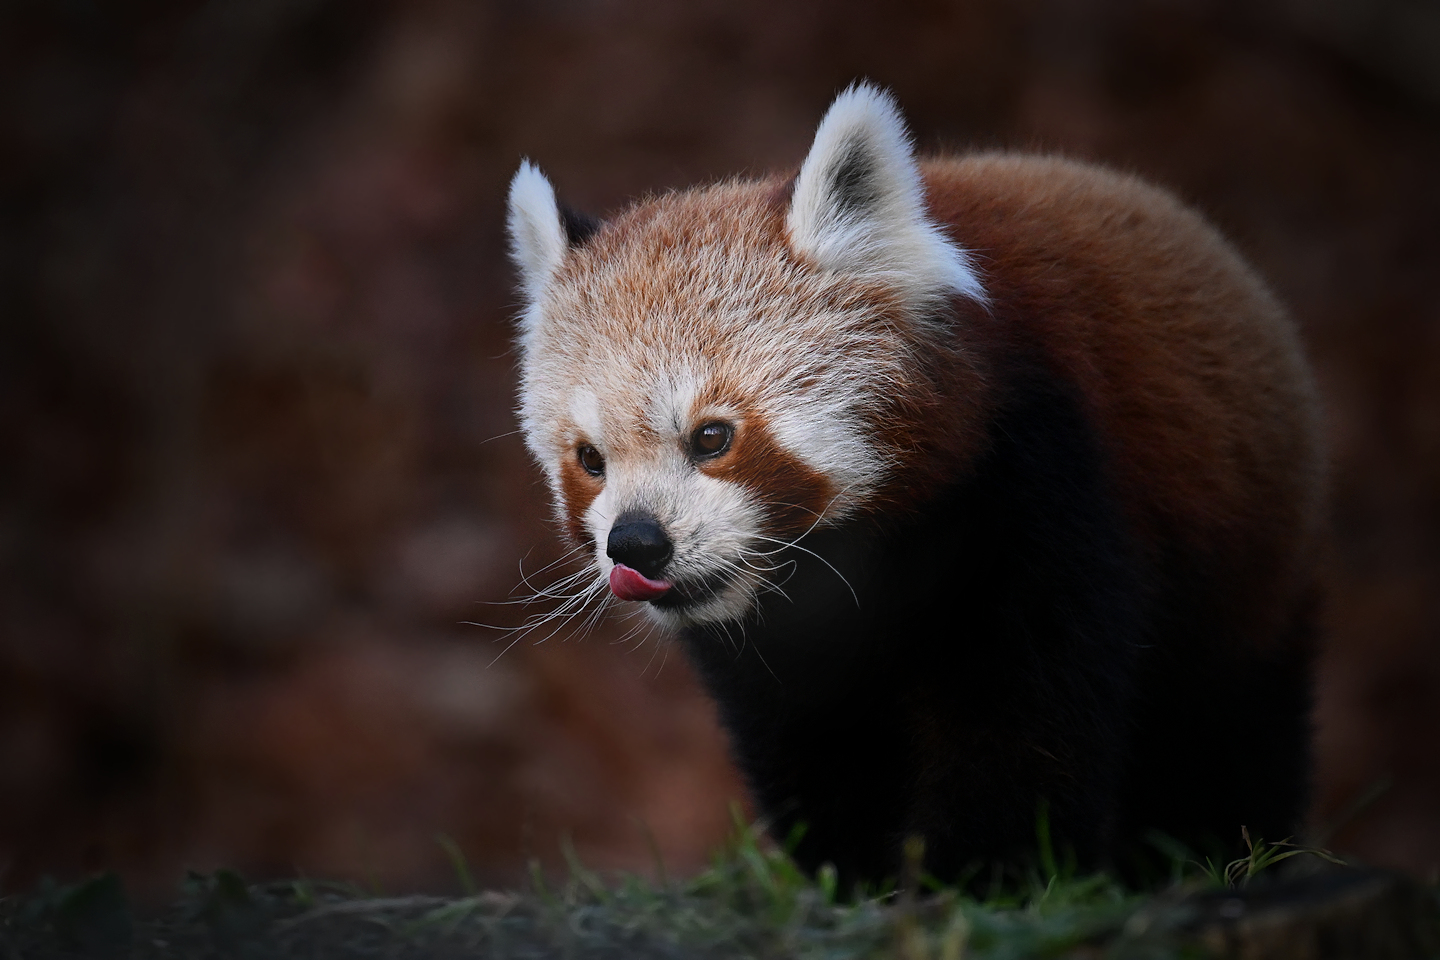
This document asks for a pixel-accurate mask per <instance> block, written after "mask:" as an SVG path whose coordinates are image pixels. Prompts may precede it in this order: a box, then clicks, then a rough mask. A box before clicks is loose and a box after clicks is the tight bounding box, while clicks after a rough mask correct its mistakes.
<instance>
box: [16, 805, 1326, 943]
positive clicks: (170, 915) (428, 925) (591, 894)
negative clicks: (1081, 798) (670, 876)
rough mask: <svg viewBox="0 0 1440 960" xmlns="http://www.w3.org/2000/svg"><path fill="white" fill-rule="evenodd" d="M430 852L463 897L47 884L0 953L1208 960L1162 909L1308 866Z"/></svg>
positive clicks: (734, 847) (759, 847) (911, 852)
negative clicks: (601, 869) (881, 866)
mask: <svg viewBox="0 0 1440 960" xmlns="http://www.w3.org/2000/svg"><path fill="white" fill-rule="evenodd" d="M439 842H440V844H441V847H442V849H443V851H444V853H445V855H446V856H448V857H449V859H450V861H451V864H452V866H453V868H454V870H455V874H456V878H457V880H458V881H459V883H460V885H461V887H462V889H464V890H465V891H466V895H465V896H462V897H458V898H453V897H428V896H413V897H391V898H377V897H374V896H369V895H367V894H366V893H365V892H363V891H361V890H359V889H358V888H355V887H352V886H349V885H345V884H334V883H323V882H318V881H312V880H295V881H286V882H271V883H264V884H255V885H250V884H246V883H245V882H244V881H242V880H241V878H240V877H239V876H237V875H236V874H235V873H233V872H230V871H223V870H222V871H219V872H217V873H215V874H213V875H210V876H200V875H191V876H190V877H189V878H188V879H187V880H186V882H185V884H184V889H183V890H182V893H181V896H180V898H179V900H178V901H177V902H176V903H175V904H173V905H172V906H171V907H170V908H169V909H167V910H166V911H164V912H162V913H160V914H158V915H155V916H148V917H145V918H140V917H136V916H135V915H133V914H132V912H131V911H130V910H129V908H128V907H127V905H126V902H125V896H124V891H123V889H122V888H121V885H120V883H119V881H118V879H116V878H115V877H114V876H113V875H104V876H101V877H97V878H94V879H91V880H89V881H87V882H85V883H81V884H78V885H74V886H69V887H61V886H57V885H55V884H42V886H41V888H40V889H37V890H36V891H34V892H33V893H32V894H30V895H28V896H23V897H11V898H7V899H5V900H3V901H0V957H3V958H5V960H21V958H33V957H50V956H97V955H105V954H109V955H111V956H123V957H136V958H140V957H144V958H171V957H187V958H189V957H197V958H200V957H212V956H213V957H222V956H223V957H241V958H253V960H259V958H263V957H297V958H298V957H327V958H347V960H348V958H369V957H395V958H409V957H415V958H419V957H425V958H446V957H468V956H485V957H516V958H539V957H573V958H577V960H579V958H600V957H615V958H639V960H644V958H652V957H653V958H682V957H684V958H688V957H705V958H712V957H713V958H730V957H805V958H836V960H840V958H862V957H899V958H904V960H958V958H961V957H966V958H976V960H979V958H995V960H999V958H1022V957H1076V958H1079V957H1086V958H1091V957H1102V956H1103V957H1118V958H1126V957H1147V958H1148V957H1187V956H1202V955H1206V954H1204V952H1203V950H1202V949H1201V946H1200V945H1199V942H1198V941H1197V940H1196V939H1195V937H1193V936H1191V935H1189V934H1187V933H1186V932H1185V929H1184V924H1183V923H1178V922H1177V923H1170V922H1168V921H1167V920H1166V919H1165V918H1166V917H1167V916H1168V915H1169V914H1168V913H1167V911H1169V910H1171V908H1172V907H1173V906H1174V905H1177V904H1181V903H1183V902H1186V898H1187V897H1191V898H1193V897H1194V896H1195V895H1196V892H1197V891H1200V892H1203V891H1205V890H1212V891H1213V890H1226V889H1228V888H1229V887H1228V886H1227V885H1232V886H1234V887H1236V888H1237V889H1238V887H1239V886H1241V885H1243V884H1245V883H1248V882H1249V881H1250V879H1251V878H1253V877H1254V876H1256V875H1258V874H1261V873H1263V872H1265V871H1267V870H1269V869H1271V868H1273V867H1274V865H1276V864H1277V863H1279V862H1281V861H1282V860H1285V859H1287V858H1291V857H1294V856H1296V855H1297V854H1300V853H1310V852H1312V851H1307V850H1303V849H1302V848H1295V847H1290V846H1287V845H1284V844H1265V843H1263V842H1258V841H1257V842H1256V843H1255V844H1253V845H1251V848H1250V854H1249V856H1248V857H1246V858H1244V859H1242V860H1237V861H1235V862H1234V863H1229V864H1225V865H1223V867H1217V866H1216V865H1214V864H1196V863H1193V862H1192V863H1186V862H1185V861H1184V860H1182V859H1179V858H1177V862H1176V864H1175V872H1174V876H1175V878H1176V880H1177V882H1176V883H1174V884H1172V885H1170V886H1168V887H1166V888H1165V889H1164V890H1161V891H1158V892H1151V893H1136V892H1133V891H1129V890H1126V889H1124V888H1123V887H1122V886H1121V885H1119V884H1118V883H1116V882H1115V881H1113V880H1112V879H1110V878H1108V877H1106V876H1104V875H1082V874H1078V873H1076V872H1075V871H1074V870H1073V869H1071V868H1069V867H1067V866H1066V865H1065V864H1064V863H1063V862H1062V860H1061V859H1060V858H1057V857H1056V855H1055V853H1054V851H1053V850H1051V849H1050V844H1049V842H1048V839H1047V836H1046V831H1045V830H1044V821H1043V817H1042V820H1041V829H1040V837H1039V844H1038V846H1039V850H1038V856H1037V858H1036V862H1035V866H1034V868H1032V869H1030V870H1028V871H1025V872H1023V873H1020V874H1012V875H1010V876H1002V877H997V878H995V879H994V882H992V883H989V884H988V886H987V885H983V884H982V886H986V892H984V893H983V894H980V895H975V894H972V893H967V892H963V891H962V890H960V889H957V888H954V887H944V886H941V885H939V884H935V883H933V881H929V880H928V879H927V878H924V877H922V876H920V875H919V871H918V864H919V862H920V860H921V856H922V851H921V849H920V846H919V844H918V842H912V844H911V845H910V846H909V847H908V850H907V855H908V857H909V859H910V868H909V869H908V870H907V878H906V879H905V880H904V881H903V882H902V884H901V887H900V889H895V890H885V891H871V892H870V893H869V895H861V896H859V897H846V896H842V894H843V893H844V891H840V890H837V889H836V882H835V875H834V873H833V871H829V870H822V871H821V873H820V875H819V876H818V877H816V878H813V879H812V878H810V877H807V876H806V875H804V874H802V873H801V872H800V871H799V869H798V868H796V866H795V865H794V863H793V862H792V861H791V860H790V858H789V857H788V856H786V855H785V853H784V852H783V850H781V849H778V848H777V847H776V846H775V845H774V844H771V843H769V842H768V841H766V840H765V839H764V838H763V836H762V835H761V833H760V832H759V830H758V829H757V828H756V827H754V826H751V825H745V824H737V829H736V831H735V833H734V836H733V837H732V838H731V840H730V841H729V842H728V843H727V844H726V845H725V847H724V848H723V849H722V850H720V851H719V852H717V854H716V855H715V857H714V860H713V862H712V864H711V865H710V867H709V868H708V869H706V870H704V871H703V872H701V873H700V874H699V875H698V876H695V877H692V878H689V879H686V880H683V881H673V880H665V879H662V880H660V881H650V880H644V879H641V878H638V877H634V876H623V875H622V876H618V877H612V878H606V877H602V876H600V875H599V874H597V873H596V872H594V871H592V870H589V869H588V868H586V867H585V866H584V865H583V864H582V863H581V862H580V861H579V858H578V857H576V856H575V855H574V853H573V851H567V858H568V860H569V870H568V873H567V875H566V876H565V877H564V878H563V879H561V880H558V881H556V880H550V879H547V878H546V877H545V876H543V875H542V874H541V872H540V871H539V869H538V867H537V868H535V870H534V872H533V875H532V877H531V880H530V882H529V884H528V889H525V890H523V891H516V892H495V891H486V892H482V891H479V890H477V889H476V887H475V884H474V882H473V880H472V879H471V875H470V871H469V868H468V865H467V864H466V862H465V858H464V857H463V855H462V854H461V852H460V850H459V849H458V848H457V847H456V845H455V844H454V843H453V842H451V841H449V840H448V839H444V838H442V839H440V841H439ZM1327 856H1328V855H1327ZM973 887H974V884H971V885H970V888H972V889H973ZM1226 895H1229V894H1226ZM1192 912H1193V911H1192ZM4 948H8V949H4Z"/></svg>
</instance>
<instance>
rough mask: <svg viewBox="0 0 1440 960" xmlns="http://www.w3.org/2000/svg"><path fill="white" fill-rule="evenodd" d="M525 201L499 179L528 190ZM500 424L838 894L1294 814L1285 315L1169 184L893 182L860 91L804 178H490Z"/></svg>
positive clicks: (1310, 562)
mask: <svg viewBox="0 0 1440 960" xmlns="http://www.w3.org/2000/svg"><path fill="white" fill-rule="evenodd" d="M527 178H528V179H527ZM510 222H511V230H512V236H513V238H514V242H515V250H516V258H517V260H518V261H519V263H520V265H521V269H522V274H523V275H524V279H525V285H526V291H527V293H528V294H529V300H530V307H529V310H528V311H527V314H526V317H525V319H524V320H523V321H522V328H523V329H522V335H521V340H522V349H523V354H524V382H523V386H522V406H521V416H522V419H523V421H524V426H525V431H526V436H527V440H528V442H529V444H530V446H531V449H532V450H533V451H534V452H535V453H536V455H537V457H538V458H539V459H540V461H541V463H542V465H543V466H544V467H545V469H546V471H547V475H548V477H549V479H550V481H551V484H552V487H553V489H554V492H555V494H556V502H557V513H558V517H559V519H560V520H561V522H562V525H563V526H564V527H565V528H566V529H567V531H568V532H569V534H570V536H571V537H572V538H573V539H574V540H575V541H576V543H577V544H579V545H581V546H582V547H584V548H585V549H586V550H587V551H588V553H589V555H590V556H591V557H592V558H593V561H594V567H593V571H594V579H593V581H592V583H593V586H592V588H591V592H593V593H595V594H599V593H600V592H601V591H604V590H606V589H607V588H608V590H609V593H610V595H611V596H614V597H618V598H620V599H624V600H632V601H636V602H643V603H645V604H646V608H647V609H648V611H649V612H651V613H652V614H653V615H654V616H655V617H656V619H658V620H660V621H661V622H662V623H663V624H665V625H667V626H669V627H671V628H672V629H674V630H675V631H676V632H677V633H678V634H679V638H680V641H681V642H682V644H683V645H684V647H685V649H686V651H687V653H688V655H689V656H690V658H691V660H692V662H693V663H694V664H695V665H696V667H697V668H698V671H699V673H700V676H701V677H702V679H703V681H704V683H705V685H706V687H707V689H708V690H709V691H710V692H711V694H712V695H713V696H714V697H715V699H716V701H717V704H718V706H719V709H720V714H721V718H722V721H723V722H724V724H725V726H726V728H727V730H728V731H729V733H730V736H731V742H732V746H733V750H734V753H735V757H736V759H737V761H738V763H739V765H740V766H741V768H742V769H743V771H744V772H745V774H746V777H747V779H748V782H749V784H750V786H751V788H752V790H753V791H754V794H755V797H756V800H757V801H758V803H759V805H760V807H761V808H762V810H763V811H764V812H765V814H766V815H767V817H769V818H770V819H771V821H772V822H773V823H774V824H775V831H776V833H777V835H780V836H784V835H786V834H787V833H788V830H789V827H790V826H791V825H793V824H796V823H803V824H804V825H805V827H806V830H805V833H804V836H803V839H802V840H801V841H800V845H799V847H798V848H797V850H796V856H797V858H798V859H799V860H800V862H801V863H802V865H804V866H806V867H808V868H811V869H814V868H815V867H818V866H819V865H820V864H821V863H824V862H832V863H834V864H835V865H836V866H837V868H838V869H839V871H840V874H841V877H842V879H844V880H845V881H846V882H849V881H852V880H880V879H883V878H885V877H887V876H894V875H895V874H896V872H897V870H898V868H899V857H900V853H899V851H900V848H901V844H902V842H903V839H904V838H905V837H906V836H909V835H913V834H919V835H922V836H923V837H924V838H925V841H926V867H927V869H928V870H929V871H930V872H932V873H933V874H935V875H937V876H939V877H941V878H944V879H953V878H954V877H956V876H957V875H959V874H960V873H961V871H962V870H964V869H965V868H966V867H967V866H969V865H971V864H976V863H979V864H988V863H990V862H994V861H1013V860H1014V859H1016V858H1020V857H1024V856H1025V855H1027V854H1028V853H1030V852H1032V851H1033V850H1034V848H1035V838H1036V833H1035V830H1036V817H1037V812H1038V811H1039V809H1040V808H1041V805H1042V804H1043V805H1044V808H1045V809H1046V810H1047V811H1048V813H1047V816H1048V820H1049V824H1050V829H1051V832H1052V834H1053V835H1054V836H1055V837H1056V839H1057V841H1058V842H1059V843H1060V844H1061V845H1062V846H1068V847H1070V848H1073V850H1074V851H1075V853H1076V855H1077V857H1078V858H1079V860H1080V862H1081V863H1082V864H1085V865H1087V866H1096V865H1106V864H1116V865H1120V866H1124V865H1125V864H1124V863H1123V861H1125V860H1126V858H1127V857H1129V856H1130V855H1131V854H1132V853H1133V852H1134V851H1135V850H1137V849H1138V848H1139V847H1140V846H1141V845H1142V844H1143V841H1144V838H1145V836H1146V834H1147V833H1148V832H1149V831H1151V830H1159V831H1162V832H1164V833H1167V834H1169V835H1171V836H1173V837H1176V838H1178V839H1180V840H1183V841H1185V842H1187V843H1191V844H1195V845H1203V844H1206V843H1210V842H1213V841H1216V840H1219V841H1225V842H1229V841H1233V840H1234V839H1235V838H1237V837H1238V835H1239V830H1240V827H1241V825H1242V824H1243V825H1246V826H1248V828H1249V829H1250V831H1251V833H1252V835H1253V834H1257V833H1258V834H1260V835H1263V836H1265V837H1267V838H1273V839H1279V838H1280V837H1281V836H1285V835H1288V834H1289V833H1291V832H1292V831H1293V830H1294V828H1295V826H1296V825H1297V822H1298V818H1299V816H1300V814H1301V812H1302V807H1303V803H1304V799H1305V795H1306V786H1307V775H1308V761H1309V737H1310V732H1309V719H1308V718H1309V702H1310V693H1309V689H1310V687H1309V660H1310V650H1311V639H1312V631H1313V617H1314V607H1315V603H1316V597H1317V569H1316V564H1317V557H1318V556H1319V554H1320V553H1321V552H1322V549H1321V548H1322V546H1323V543H1322V540H1323V538H1322V534H1321V529H1322V506H1323V505H1322V487H1323V471H1322V467H1321V455H1320V445H1319V441H1318V427H1317V414H1316V406H1317V405H1316V401H1315V396H1314V389H1313V386H1312V383H1311V379H1310V376H1309V373H1308V371H1307V369H1306V366H1305V364H1304V362H1303V359H1302V355H1301V351H1300V349H1299V346H1298V342H1297V338H1296V334H1295V331H1294V329H1293V327H1292V325H1291V324H1290V322H1289V321H1288V319H1287V318H1286V316H1285V314H1284V312H1283V310H1282V309H1281V308H1280V307H1279V306H1278V304H1277V303H1276V302H1275V300H1274V298H1273V297H1272V296H1271V295H1270V294H1269V293H1268V292H1267V290H1266V289H1265V287H1264V286H1263V284H1261V283H1260V281H1259V280H1258V279H1257V278H1256V277H1255V275H1254V274H1253V273H1252V272H1251V271H1250V269H1249V268H1248V267H1247V266H1246V265H1245V264H1244V263H1243V262H1242V261H1241V260H1240V259H1239V257H1238V256H1237V255H1236V254H1235V252H1234V251H1233V249H1232V248H1231V247H1230V246H1229V245H1228V244H1227V243H1226V242H1225V241H1224V240H1223V239H1221V238H1220V237H1219V235H1218V234H1217V233H1216V232H1215V231H1214V230H1213V229H1212V228H1211V227H1209V226H1208V225H1207V224H1206V223H1204V221H1203V220H1201V219H1200V218H1199V217H1198V216H1197V215H1195V214H1194V213H1192V212H1190V211H1189V210H1187V209H1185V208H1184V207H1183V206H1181V205H1180V204H1179V203H1177V202H1176V201H1175V200H1174V199H1173V198H1172V197H1170V196H1169V195H1168V194H1166V193H1164V192H1162V191H1159V190H1157V189H1155V188H1152V187H1149V186H1146V185H1144V184H1142V183H1140V182H1138V181H1136V180H1134V179H1133V178H1129V177H1124V176H1119V175H1116V174H1113V173H1108V172H1105V171H1101V170H1098V169H1095V168H1092V167H1088V166H1084V165H1081V164H1076V163H1071V162H1066V161H1059V160H1051V159H1043V158H1034V157H1017V156H1004V155H991V156H979V157H973V158H962V159H953V160H936V161H930V162H926V163H924V164H917V163H916V162H915V161H914V159H913V158H912V157H911V156H910V153H909V144H908V140H906V138H905V136H904V131H903V127H901V126H900V121H899V119H898V114H896V113H895V111H894V107H893V105H892V104H890V102H889V100H888V99H887V98H885V97H884V96H883V95H882V94H879V93H878V92H876V91H873V90H872V89H870V88H865V87H860V88H856V89H853V90H852V91H849V92H847V93H846V94H845V95H844V96H842V97H841V99H840V100H839V101H837V103H836V105H835V106H834V107H832V109H831V112H830V114H829V115H827V118H826V121H825V123H823V124H822V125H821V128H820V131H819V133H817V137H816V144H815V147H814V148H813V149H812V152H811V155H810V157H809V158H807V160H806V163H805V165H804V166H803V167H802V168H801V171H800V173H799V175H798V176H797V177H795V178H792V179H788V180H787V179H774V180H765V181H755V182H733V183H727V184H721V185H718V186H713V187H708V188H702V189H698V190H694V191H688V192H682V193H675V194H669V195H666V196H662V197H658V198H654V199H651V200H647V201H644V202H642V203H640V204H637V205H636V206H635V207H632V208H631V209H630V210H628V211H626V212H625V213H622V214H621V215H620V216H618V217H617V218H615V219H613V220H611V221H609V222H607V223H605V224H603V225H599V226H598V227H595V226H594V225H588V224H585V223H584V222H583V221H581V220H579V219H578V218H576V217H574V216H573V215H570V214H568V213H564V212H562V211H561V209H560V208H559V207H558V206H557V205H555V203H554V199H553V193H552V192H550V191H549V185H548V183H546V182H545V181H544V180H543V178H541V177H540V175H539V174H538V172H535V171H534V170H533V168H530V167H528V166H527V167H524V168H522V171H521V174H520V175H517V177H516V183H515V186H514V187H513V188H512V195H511V221H510Z"/></svg>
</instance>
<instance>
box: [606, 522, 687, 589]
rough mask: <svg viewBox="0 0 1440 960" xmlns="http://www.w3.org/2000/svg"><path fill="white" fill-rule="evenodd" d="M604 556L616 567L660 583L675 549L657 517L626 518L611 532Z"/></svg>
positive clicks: (611, 529)
mask: <svg viewBox="0 0 1440 960" xmlns="http://www.w3.org/2000/svg"><path fill="white" fill-rule="evenodd" d="M605 552H606V553H607V554H608V555H609V556H610V559H611V560H614V561H615V562H616V563H623V564H625V566H627V567H630V568H631V569H633V570H638V571H640V573H642V574H644V575H645V576H647V577H649V578H650V579H651V580H658V579H659V578H660V571H661V570H664V569H665V564H667V563H669V562H670V557H671V555H673V554H674V553H675V548H674V546H673V545H672V544H671V543H670V538H669V537H667V536H665V528H664V527H662V526H660V522H659V521H658V520H656V519H655V518H654V517H648V516H644V515H630V514H627V515H624V516H622V517H620V518H619V519H618V520H617V521H616V522H615V526H613V527H611V528H610V539H609V540H608V541H607V542H606V544H605Z"/></svg>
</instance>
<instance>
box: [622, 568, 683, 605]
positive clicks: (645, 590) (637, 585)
mask: <svg viewBox="0 0 1440 960" xmlns="http://www.w3.org/2000/svg"><path fill="white" fill-rule="evenodd" d="M670 587H671V583H670V581H668V580H651V579H650V578H649V577H647V576H645V574H643V573H641V572H640V571H639V570H636V569H635V568H633V567H627V566H625V564H623V563H617V564H615V567H614V569H612V570H611V571H610V592H611V593H613V594H615V596H617V597H619V598H620V599H621V600H657V599H659V598H660V597H663V596H665V594H667V593H669V592H670Z"/></svg>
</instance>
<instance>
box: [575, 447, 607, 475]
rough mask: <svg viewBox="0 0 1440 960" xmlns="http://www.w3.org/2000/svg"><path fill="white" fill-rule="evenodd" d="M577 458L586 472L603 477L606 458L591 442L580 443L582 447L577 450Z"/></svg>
mask: <svg viewBox="0 0 1440 960" xmlns="http://www.w3.org/2000/svg"><path fill="white" fill-rule="evenodd" d="M576 459H578V460H579V461H580V466H582V467H584V468H585V472H586V473H588V474H590V476H592V477H603V476H604V475H605V458H604V457H602V456H601V455H600V451H599V450H596V449H595V448H594V447H592V446H590V444H588V443H582V444H580V449H579V450H577V451H576Z"/></svg>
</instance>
